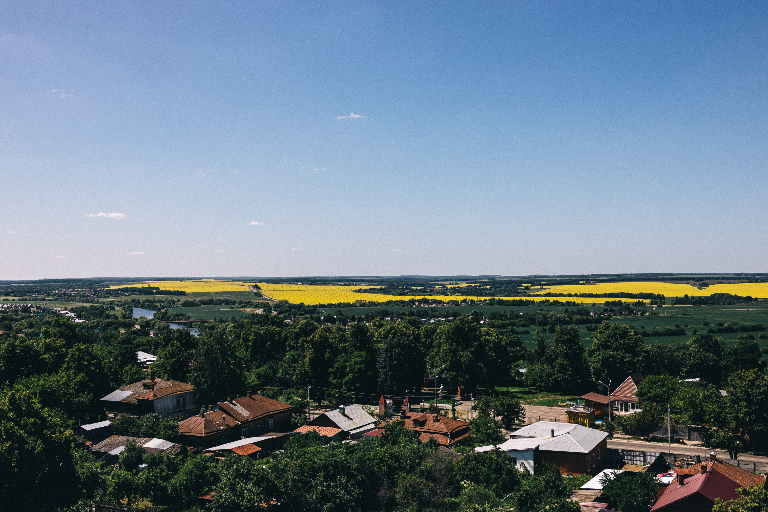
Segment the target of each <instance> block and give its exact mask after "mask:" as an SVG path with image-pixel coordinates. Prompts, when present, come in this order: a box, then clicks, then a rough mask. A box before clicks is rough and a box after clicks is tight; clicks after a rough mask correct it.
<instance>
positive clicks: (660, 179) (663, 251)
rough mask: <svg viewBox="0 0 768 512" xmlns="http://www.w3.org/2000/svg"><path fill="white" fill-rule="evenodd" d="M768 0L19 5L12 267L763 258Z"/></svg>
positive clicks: (41, 273)
mask: <svg viewBox="0 0 768 512" xmlns="http://www.w3.org/2000/svg"><path fill="white" fill-rule="evenodd" d="M766 26H768V4H766V3H765V2H748V1H744V2H706V1H694V2H623V1H622V2H619V1H616V2H479V3H478V2H452V3H449V4H446V3H445V2H359V1H358V2H287V1H280V2H258V1H253V2H251V1H249V2H245V1H244V2H192V1H185V2H170V1H169V2H149V1H145V2H143V1H136V2H113V1H104V2H74V1H73V2H19V1H15V0H9V1H6V2H4V3H3V9H2V12H0V70H2V71H0V179H1V180H2V184H3V185H2V187H0V188H1V189H2V192H1V193H0V197H2V201H1V203H2V215H0V279H38V278H56V277H93V276H136V277H138V276H157V277H170V276H313V275H317V276H322V275H400V274H430V275H451V274H502V275H527V274H534V273H536V274H576V273H614V272H732V271H737V272H738V271H742V272H764V271H766V265H765V261H766V254H768V235H767V234H766V233H768V230H766V224H767V223H766V220H768V219H767V217H768V208H766V203H767V202H768V201H767V200H768V142H767V141H768V139H767V138H766V134H768V31H766V29H765V27H766Z"/></svg>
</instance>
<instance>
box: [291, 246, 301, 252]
mask: <svg viewBox="0 0 768 512" xmlns="http://www.w3.org/2000/svg"><path fill="white" fill-rule="evenodd" d="M291 250H292V251H303V250H304V249H303V248H302V247H291Z"/></svg>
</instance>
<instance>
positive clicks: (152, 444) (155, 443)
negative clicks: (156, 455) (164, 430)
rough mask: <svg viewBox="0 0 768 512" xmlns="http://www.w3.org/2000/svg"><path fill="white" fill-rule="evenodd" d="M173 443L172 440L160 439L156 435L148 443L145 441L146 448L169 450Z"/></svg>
mask: <svg viewBox="0 0 768 512" xmlns="http://www.w3.org/2000/svg"><path fill="white" fill-rule="evenodd" d="M173 445H174V443H172V442H170V441H166V440H165V439H158V438H156V437H155V438H153V439H152V440H151V441H149V442H148V443H145V444H144V448H155V449H157V450H167V449H168V448H170V447H171V446H173Z"/></svg>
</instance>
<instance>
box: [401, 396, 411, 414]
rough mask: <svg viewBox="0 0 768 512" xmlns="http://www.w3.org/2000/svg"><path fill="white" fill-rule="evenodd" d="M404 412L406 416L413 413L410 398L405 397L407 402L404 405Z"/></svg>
mask: <svg viewBox="0 0 768 512" xmlns="http://www.w3.org/2000/svg"><path fill="white" fill-rule="evenodd" d="M403 411H404V412H405V414H408V413H410V412H411V403H410V402H409V401H408V397H407V396H406V397H405V402H404V403H403Z"/></svg>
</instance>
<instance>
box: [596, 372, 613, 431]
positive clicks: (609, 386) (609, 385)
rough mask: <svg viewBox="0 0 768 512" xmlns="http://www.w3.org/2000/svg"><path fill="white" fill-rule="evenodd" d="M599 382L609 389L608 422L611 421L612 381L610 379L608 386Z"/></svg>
mask: <svg viewBox="0 0 768 512" xmlns="http://www.w3.org/2000/svg"><path fill="white" fill-rule="evenodd" d="M597 382H599V383H600V384H602V385H603V386H605V387H606V388H608V421H611V379H608V385H606V384H605V383H603V381H601V380H599V381H597Z"/></svg>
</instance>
